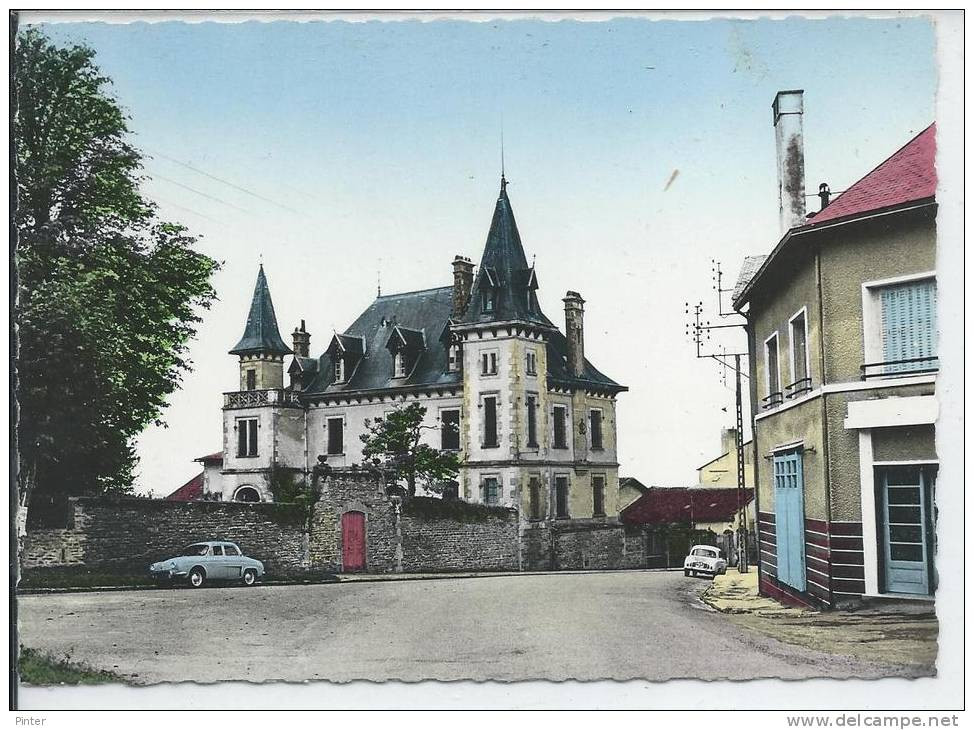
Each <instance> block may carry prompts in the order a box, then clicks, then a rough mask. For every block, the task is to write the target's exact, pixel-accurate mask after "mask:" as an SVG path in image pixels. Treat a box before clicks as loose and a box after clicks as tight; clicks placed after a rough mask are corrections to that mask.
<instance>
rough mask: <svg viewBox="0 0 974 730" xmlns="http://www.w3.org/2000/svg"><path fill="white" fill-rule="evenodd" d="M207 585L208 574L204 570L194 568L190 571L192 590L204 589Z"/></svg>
mask: <svg viewBox="0 0 974 730" xmlns="http://www.w3.org/2000/svg"><path fill="white" fill-rule="evenodd" d="M204 583H206V573H205V572H204V571H203V569H202V568H193V569H192V570H191V571H189V585H190V587H192V588H202V587H203V584H204Z"/></svg>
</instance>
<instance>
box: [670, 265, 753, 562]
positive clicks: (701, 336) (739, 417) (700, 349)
mask: <svg viewBox="0 0 974 730" xmlns="http://www.w3.org/2000/svg"><path fill="white" fill-rule="evenodd" d="M711 263H712V269H711V271H712V273H713V277H712V278H713V282H714V286H713V288H714V289H715V290H716V292H717V315H718V316H719V317H736V318H738V319H740V318H742V315H741V314H740V313H738V312H735V311H733V310H730V311H725V310H724V307H723V295H724V294H725V293H727V292H729V291H732V290H731V289H725V288H723V276H724V275H723V272H722V271H721V268H720V263H719V262H718V261H716V260H711ZM703 312H704V309H703V302H697V303H696V304H694V305H693V313H692V314H693V319H692V320H690V321H688V322H687V326H686V334H687V335H688V336H689V337H690V338H691V340H692V341H693V343H694V345H695V346H696V356H697V357H698V358H700V359H712V360H716V361H717V362H718V363H719V364H720V365H721V368H722V376H723V377H724V378H725V379H726V372H727V370H728V369H731V370H733V371H734V385H735V387H734V395H735V406H736V408H735V411H736V413H735V415H736V427H737V570H738V572H740V573H747V572H748V555H747V544H748V527H747V487H746V485H745V483H744V398H743V392H742V387H741V378H742V377H744V378H746V377H748V376H747V374H746V373H744V372H742V370H741V358H742V357H746V356H747V353H746V352H732V353H729V352H727V350H726V348H721V352H720V354H717V353H715V352H708V351H707V350H708V347H707V343H708V342H709V341H710V333H711V331H713V330H721V329H737V328H743V327H745V326H746V321H744V322H741V321H734V322H730V323H727V324H711V323H710V320H704V319H702V317H701V315H702V314H703ZM684 313H685V314H686V315H687V316H689V315H690V314H691V311H690V303H689V302H686V304H685V309H684ZM728 357H733V358H734V364H733V365H731V364H730V362H729V361H728V359H727V358H728Z"/></svg>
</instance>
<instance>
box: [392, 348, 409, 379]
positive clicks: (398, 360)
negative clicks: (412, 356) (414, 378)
mask: <svg viewBox="0 0 974 730" xmlns="http://www.w3.org/2000/svg"><path fill="white" fill-rule="evenodd" d="M392 377H394V378H405V377H406V358H405V357H403V354H402V353H401V352H397V353H396V354H395V357H394V358H393V374H392Z"/></svg>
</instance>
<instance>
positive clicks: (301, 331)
mask: <svg viewBox="0 0 974 730" xmlns="http://www.w3.org/2000/svg"><path fill="white" fill-rule="evenodd" d="M291 341H292V342H293V343H294V347H292V348H291V349H292V350H294V354H295V355H297V356H299V357H311V356H310V355H309V354H308V353H309V352H310V351H311V333H310V332H308V331H307V330H305V328H304V320H303V319H302V320H301V326H300V327H299V328H297V329H295V330H294V332H292V333H291Z"/></svg>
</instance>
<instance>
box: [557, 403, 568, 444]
mask: <svg viewBox="0 0 974 730" xmlns="http://www.w3.org/2000/svg"><path fill="white" fill-rule="evenodd" d="M567 412H568V409H567V408H565V406H555V407H554V410H553V415H554V418H553V420H554V434H553V435H554V444H553V446H554V448H556V449H566V448H568V444H567V443H566V440H565V435H566V434H565V416H566V414H567Z"/></svg>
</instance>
